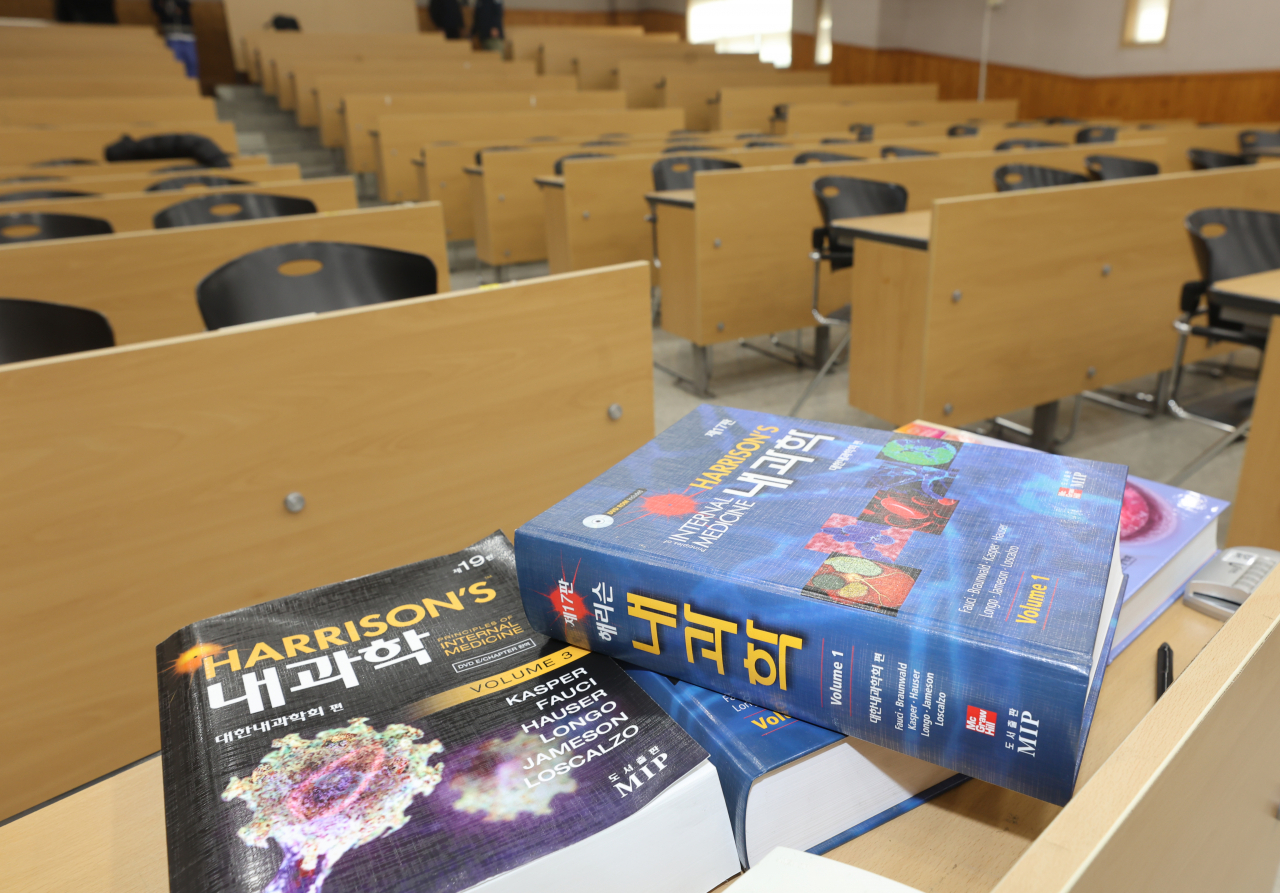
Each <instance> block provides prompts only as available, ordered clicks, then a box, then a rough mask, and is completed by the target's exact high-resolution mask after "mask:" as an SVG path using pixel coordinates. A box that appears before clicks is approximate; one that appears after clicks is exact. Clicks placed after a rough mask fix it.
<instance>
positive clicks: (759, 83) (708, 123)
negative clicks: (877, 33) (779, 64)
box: [660, 69, 831, 130]
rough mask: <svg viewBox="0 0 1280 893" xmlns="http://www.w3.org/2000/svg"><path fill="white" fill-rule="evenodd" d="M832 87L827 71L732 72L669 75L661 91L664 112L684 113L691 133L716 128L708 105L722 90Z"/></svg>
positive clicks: (674, 73)
mask: <svg viewBox="0 0 1280 893" xmlns="http://www.w3.org/2000/svg"><path fill="white" fill-rule="evenodd" d="M829 83H831V73H830V72H829V71H825V70H822V71H778V70H776V69H775V70H772V71H768V70H766V71H752V72H746V71H733V72H725V73H723V74H720V73H717V72H711V73H705V74H704V73H701V72H684V71H682V72H672V73H670V74H668V75H667V77H666V83H665V84H663V86H662V88H661V91H660V92H661V94H662V105H663V107H664V108H680V109H684V112H685V121H686V122H687V123H686V124H685V126H686V127H688V128H690V129H691V130H711V129H713V128H714V127H715V123H714V120H713V117H712V106H711V101H712V100H714V99H715V97H716V94H717V93H719V91H720V90H721V88H723V87H735V86H736V87H768V86H786V85H795V86H804V87H815V86H820V85H824V84H829Z"/></svg>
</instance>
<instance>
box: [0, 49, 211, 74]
mask: <svg viewBox="0 0 1280 893" xmlns="http://www.w3.org/2000/svg"><path fill="white" fill-rule="evenodd" d="M103 64H104V63H103V60H102V58H101V57H98V58H94V57H92V56H27V57H19V58H14V57H12V56H6V57H5V58H3V59H0V78H5V77H60V78H95V77H98V76H99V75H100V74H102V69H103ZM107 64H108V65H110V69H111V73H112V74H113V75H115V76H116V77H129V78H142V77H145V78H150V77H167V78H174V79H177V78H183V77H186V71H185V70H184V69H183V67H182V63H181V62H179V61H178V60H177V59H175V58H173V56H172V55H169V56H168V57H167V58H166V57H165V55H164V54H162V53H156V54H151V53H142V54H130V55H119V54H117V55H114V56H112V57H111V61H110V62H109V63H107Z"/></svg>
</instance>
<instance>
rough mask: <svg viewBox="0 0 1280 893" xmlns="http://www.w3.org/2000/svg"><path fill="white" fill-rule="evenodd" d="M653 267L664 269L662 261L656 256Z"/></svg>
mask: <svg viewBox="0 0 1280 893" xmlns="http://www.w3.org/2000/svg"><path fill="white" fill-rule="evenodd" d="M653 268H654V269H655V270H661V269H662V261H660V260H658V259H657V258H656V257H655V258H654V259H653Z"/></svg>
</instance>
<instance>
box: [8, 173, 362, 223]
mask: <svg viewBox="0 0 1280 893" xmlns="http://www.w3.org/2000/svg"><path fill="white" fill-rule="evenodd" d="M218 191H219V192H235V193H250V194H256V193H262V194H267V195H283V196H290V197H295V198H307V199H311V201H313V202H314V203H315V205H316V210H317V211H319V212H321V213H324V212H327V211H349V210H353V209H355V208H358V207H359V206H360V203H359V202H358V201H357V199H356V189H355V181H353V180H352V179H351V178H350V177H321V178H316V179H312V180H283V181H279V182H271V183H254V184H252V185H249V186H236V187H234V188H228V189H225V190H223V189H220V190H218ZM192 197H193V196H192V195H190V194H188V193H186V192H176V193H175V192H124V193H120V194H118V195H107V196H102V197H100V198H59V199H45V200H42V201H39V200H38V201H27V202H5V203H4V204H3V209H4V213H5V214H26V213H38V212H44V213H49V214H83V215H85V216H88V217H97V218H99V219H100V220H105V221H107V222H108V223H110V224H111V228H112V229H114V230H115V231H116V232H118V233H123V232H134V231H138V230H150V229H152V228H153V223H152V221H153V218H154V217H155V215H156V214H158V213H159V212H160V211H163V210H164V209H165V208H169V207H171V206H173V205H176V204H178V203H179V202H182V201H186V200H187V199H189V198H192Z"/></svg>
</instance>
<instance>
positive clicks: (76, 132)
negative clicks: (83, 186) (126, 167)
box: [0, 120, 238, 165]
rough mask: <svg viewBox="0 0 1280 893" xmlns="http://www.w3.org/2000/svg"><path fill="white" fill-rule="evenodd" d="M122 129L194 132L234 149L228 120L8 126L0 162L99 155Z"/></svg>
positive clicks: (0, 135) (0, 138) (0, 133)
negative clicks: (63, 126)
mask: <svg viewBox="0 0 1280 893" xmlns="http://www.w3.org/2000/svg"><path fill="white" fill-rule="evenodd" d="M126 133H127V134H128V135H129V136H131V137H133V138H134V139H141V138H142V137H144V136H154V135H156V134H162V133H194V134H197V135H199V136H205V137H208V138H209V139H211V140H213V141H214V142H215V143H217V144H218V146H219V148H221V149H222V151H224V152H227V153H228V154H230V153H233V152H236V151H238V146H237V143H236V128H235V125H234V124H232V123H231V122H230V121H209V120H196V121H162V122H158V123H155V124H146V125H137V126H124V127H121V126H119V125H110V124H95V125H90V126H87V127H75V128H72V127H66V128H58V129H49V130H42V129H36V128H24V127H8V128H4V129H3V130H0V165H5V164H31V163H32V162H37V161H48V160H51V159H54V158H87V159H89V160H94V159H101V158H102V157H103V151H104V150H105V149H106V147H107V146H109V145H111V144H112V143H114V142H116V141H117V140H119V139H120V137H121V136H123V135H124V134H126ZM171 160H172V159H171ZM182 162H183V159H177V160H173V163H174V164H182Z"/></svg>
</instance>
